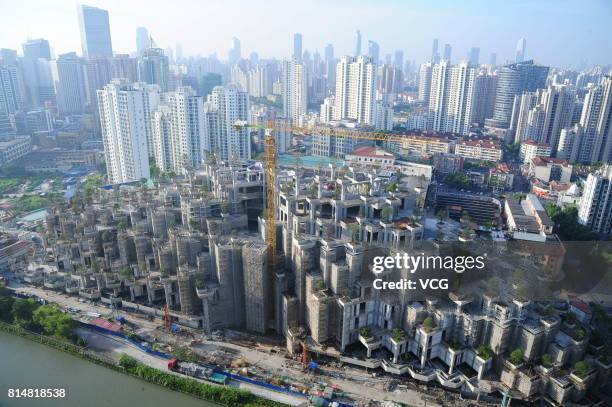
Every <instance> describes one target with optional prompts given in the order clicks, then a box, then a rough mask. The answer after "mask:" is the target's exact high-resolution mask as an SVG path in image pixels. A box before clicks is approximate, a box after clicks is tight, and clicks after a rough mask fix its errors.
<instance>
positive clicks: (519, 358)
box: [510, 349, 525, 365]
mask: <svg viewBox="0 0 612 407" xmlns="http://www.w3.org/2000/svg"><path fill="white" fill-rule="evenodd" d="M524 356H525V352H524V351H523V349H514V350H513V351H512V352H511V353H510V362H512V364H513V365H519V364H521V363H522V362H523V357H524Z"/></svg>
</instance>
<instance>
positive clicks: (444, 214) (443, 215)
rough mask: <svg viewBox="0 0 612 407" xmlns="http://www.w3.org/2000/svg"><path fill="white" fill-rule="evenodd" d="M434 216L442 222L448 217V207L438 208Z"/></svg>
mask: <svg viewBox="0 0 612 407" xmlns="http://www.w3.org/2000/svg"><path fill="white" fill-rule="evenodd" d="M436 216H437V217H438V219H439V220H440V222H444V221H445V220H446V219H448V209H446V208H444V209H440V210H439V211H438V212H437V213H436Z"/></svg>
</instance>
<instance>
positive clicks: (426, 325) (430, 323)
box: [423, 317, 436, 332]
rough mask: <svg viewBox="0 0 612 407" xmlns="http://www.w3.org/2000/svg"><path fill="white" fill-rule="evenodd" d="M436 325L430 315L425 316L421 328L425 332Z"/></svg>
mask: <svg viewBox="0 0 612 407" xmlns="http://www.w3.org/2000/svg"><path fill="white" fill-rule="evenodd" d="M435 327H436V321H434V319H433V318H432V317H427V318H425V320H424V321H423V328H424V329H425V331H427V332H431V331H432V330H433V329H434V328H435Z"/></svg>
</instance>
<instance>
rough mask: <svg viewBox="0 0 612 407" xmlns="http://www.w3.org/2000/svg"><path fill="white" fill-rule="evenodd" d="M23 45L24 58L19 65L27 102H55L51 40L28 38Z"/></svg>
mask: <svg viewBox="0 0 612 407" xmlns="http://www.w3.org/2000/svg"><path fill="white" fill-rule="evenodd" d="M22 47H23V58H22V59H21V60H20V61H19V67H20V69H21V70H22V74H23V78H24V88H25V92H26V99H27V103H28V104H29V105H30V106H39V105H41V104H43V103H44V102H55V100H56V98H55V87H54V85H53V78H52V74H51V65H50V63H49V61H50V59H51V47H50V46H49V42H48V41H47V40H45V39H42V38H39V39H35V40H28V42H26V43H24V44H23V46H22Z"/></svg>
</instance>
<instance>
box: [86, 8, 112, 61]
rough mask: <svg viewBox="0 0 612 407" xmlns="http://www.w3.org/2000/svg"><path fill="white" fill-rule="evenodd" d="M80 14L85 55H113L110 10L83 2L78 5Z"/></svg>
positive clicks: (90, 56) (87, 56)
mask: <svg viewBox="0 0 612 407" xmlns="http://www.w3.org/2000/svg"><path fill="white" fill-rule="evenodd" d="M78 15H79V29H80V32H81V49H82V51H83V57H85V58H92V57H112V56H113V45H112V42H111V34H110V24H109V23H108V11H106V10H103V9H101V8H97V7H91V6H85V5H82V4H81V5H79V6H78Z"/></svg>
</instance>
